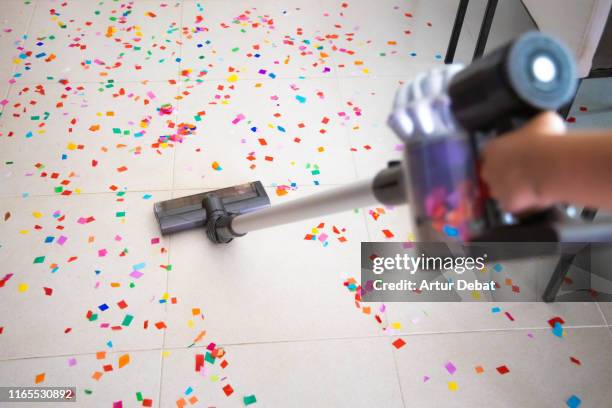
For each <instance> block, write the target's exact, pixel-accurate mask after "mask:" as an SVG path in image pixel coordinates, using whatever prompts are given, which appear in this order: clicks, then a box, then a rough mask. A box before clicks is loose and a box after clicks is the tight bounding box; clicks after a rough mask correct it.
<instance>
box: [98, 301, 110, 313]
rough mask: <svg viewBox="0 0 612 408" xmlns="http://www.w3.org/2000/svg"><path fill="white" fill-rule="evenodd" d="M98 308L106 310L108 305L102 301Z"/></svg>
mask: <svg viewBox="0 0 612 408" xmlns="http://www.w3.org/2000/svg"><path fill="white" fill-rule="evenodd" d="M98 309H100V311H102V312H103V311H105V310H108V305H107V304H106V303H102V304H101V305H100V306H98Z"/></svg>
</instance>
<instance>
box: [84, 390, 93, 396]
mask: <svg viewBox="0 0 612 408" xmlns="http://www.w3.org/2000/svg"><path fill="white" fill-rule="evenodd" d="M84 391H85V394H87V395H91V394H92V393H93V391H92V390H88V389H85V390H84Z"/></svg>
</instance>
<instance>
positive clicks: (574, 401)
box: [565, 395, 582, 408]
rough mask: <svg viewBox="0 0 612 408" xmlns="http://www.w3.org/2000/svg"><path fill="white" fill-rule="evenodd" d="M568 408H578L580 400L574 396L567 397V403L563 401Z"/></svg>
mask: <svg viewBox="0 0 612 408" xmlns="http://www.w3.org/2000/svg"><path fill="white" fill-rule="evenodd" d="M565 403H566V404H567V406H568V407H569V408H578V407H579V406H580V404H582V400H581V399H580V398H578V397H577V396H575V395H572V396H571V397H569V399H568V400H567V401H565Z"/></svg>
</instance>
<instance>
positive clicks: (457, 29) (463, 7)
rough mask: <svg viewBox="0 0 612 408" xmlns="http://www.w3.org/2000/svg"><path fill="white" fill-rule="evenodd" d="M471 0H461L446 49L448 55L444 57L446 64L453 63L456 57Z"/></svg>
mask: <svg viewBox="0 0 612 408" xmlns="http://www.w3.org/2000/svg"><path fill="white" fill-rule="evenodd" d="M469 3H470V0H460V1H459V7H458V8H457V15H456V16H455V23H454V24H453V31H452V32H451V37H450V41H449V42H448V48H447V50H446V57H444V63H445V64H452V63H453V60H454V59H455V50H457V43H458V42H459V36H460V35H461V28H462V27H463V19H464V18H465V13H466V11H467V8H468V4H469Z"/></svg>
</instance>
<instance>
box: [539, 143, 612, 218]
mask: <svg viewBox="0 0 612 408" xmlns="http://www.w3.org/2000/svg"><path fill="white" fill-rule="evenodd" d="M534 156H535V157H534V159H533V160H534V163H537V164H536V167H537V169H536V171H535V172H533V174H534V175H535V180H534V183H536V189H537V190H538V193H539V194H541V196H542V198H543V199H544V200H545V201H548V202H566V203H572V204H577V205H583V206H592V207H597V208H603V209H612V135H611V134H610V133H609V132H572V133H571V134H569V135H564V136H558V137H554V136H553V137H546V138H540V140H538V141H537V142H536V143H535V145H534ZM537 156H539V157H537Z"/></svg>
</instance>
